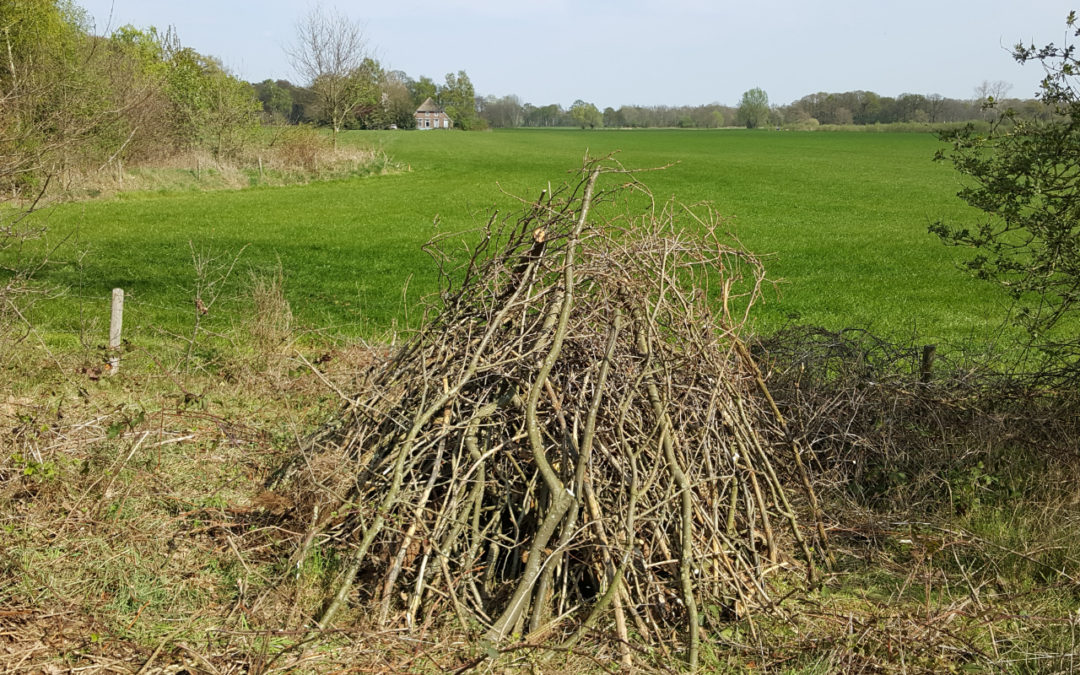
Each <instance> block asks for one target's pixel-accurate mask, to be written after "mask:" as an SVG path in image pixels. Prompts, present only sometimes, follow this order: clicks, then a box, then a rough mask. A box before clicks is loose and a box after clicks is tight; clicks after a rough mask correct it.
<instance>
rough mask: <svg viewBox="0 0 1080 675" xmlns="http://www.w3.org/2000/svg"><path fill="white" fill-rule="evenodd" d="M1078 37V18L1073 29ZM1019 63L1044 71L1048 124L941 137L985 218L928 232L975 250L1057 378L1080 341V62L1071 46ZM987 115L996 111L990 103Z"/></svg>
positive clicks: (1022, 56) (976, 268) (1003, 123)
mask: <svg viewBox="0 0 1080 675" xmlns="http://www.w3.org/2000/svg"><path fill="white" fill-rule="evenodd" d="M1067 23H1068V26H1069V30H1070V32H1071V33H1072V37H1073V38H1075V37H1078V36H1080V27H1078V26H1077V23H1076V15H1075V13H1071V14H1070V15H1069V17H1068V19H1067ZM1013 57H1014V58H1015V59H1016V60H1017V61H1018V62H1019V63H1027V62H1029V61H1038V62H1039V63H1041V64H1042V66H1043V68H1044V69H1045V70H1046V76H1045V77H1044V78H1043V80H1042V82H1041V84H1040V92H1039V94H1038V98H1039V100H1040V101H1042V102H1043V103H1044V104H1045V105H1046V107H1047V110H1048V112H1049V115H1048V116H1047V119H1031V118H1021V117H1020V116H1018V115H1016V114H1015V113H1014V112H1013V111H1012V110H1006V111H1004V112H1003V113H1002V114H1001V115H1000V117H999V119H998V121H997V122H996V123H995V124H994V125H993V126H992V128H991V130H990V131H989V132H988V133H981V132H979V131H977V130H976V129H975V127H973V126H970V125H969V126H968V127H966V128H963V129H960V130H958V131H954V132H948V133H945V134H942V136H941V138H942V140H945V141H947V142H948V143H949V144H950V145H951V149H950V150H949V151H948V152H944V151H943V152H939V153H938V159H944V158H946V157H947V158H948V159H949V160H951V161H952V163H953V166H954V167H955V168H956V169H957V171H959V172H960V173H961V174H962V175H963V176H965V177H966V178H968V179H970V180H969V182H968V184H967V185H966V186H965V187H964V188H963V189H962V190H961V191H960V192H959V196H960V197H961V198H962V199H963V200H964V201H966V202H967V203H968V204H970V205H972V206H974V207H975V208H977V209H980V210H981V211H983V212H985V213H986V214H987V215H988V218H987V219H986V220H985V221H983V222H982V223H980V224H978V225H977V226H973V227H965V226H959V225H951V224H946V223H944V222H942V221H938V222H935V223H933V224H932V225H931V226H930V230H931V232H933V233H935V234H937V235H938V236H940V237H941V239H942V240H943V241H944V242H945V243H947V244H951V245H958V246H967V247H971V248H974V249H975V250H976V254H975V256H974V257H973V258H971V259H969V260H968V261H966V262H965V263H964V267H965V268H966V269H967V270H969V271H970V272H971V273H972V274H973V275H974V276H976V277H977V278H980V279H985V280H990V281H995V282H997V283H998V284H999V285H1000V286H1001V287H1002V288H1003V289H1004V290H1005V292H1006V293H1007V294H1008V295H1009V297H1010V298H1011V300H1012V301H1013V307H1014V312H1013V316H1014V318H1015V320H1016V321H1017V322H1018V323H1019V324H1020V325H1022V326H1023V327H1024V328H1025V329H1026V330H1027V332H1028V335H1029V337H1030V345H1032V346H1035V347H1037V348H1039V349H1040V350H1042V351H1043V352H1044V353H1045V354H1046V355H1047V356H1049V357H1050V359H1051V360H1052V363H1053V370H1054V371H1056V372H1058V373H1059V374H1062V373H1071V374H1072V376H1075V375H1077V374H1078V371H1077V357H1080V334H1078V331H1077V329H1076V325H1075V323H1074V321H1072V318H1073V317H1075V315H1076V311H1077V309H1080V93H1078V91H1077V87H1076V77H1077V76H1078V75H1080V58H1078V55H1077V53H1076V45H1075V44H1071V43H1070V44H1066V45H1064V46H1061V47H1059V46H1055V45H1053V44H1050V45H1047V46H1045V47H1041V48H1036V47H1035V46H1034V45H1031V46H1024V45H1023V44H1018V45H1017V46H1016V47H1014V49H1013ZM987 104H988V105H994V104H995V101H993V100H992V99H988V100H987Z"/></svg>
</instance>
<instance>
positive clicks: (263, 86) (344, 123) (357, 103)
mask: <svg viewBox="0 0 1080 675" xmlns="http://www.w3.org/2000/svg"><path fill="white" fill-rule="evenodd" d="M286 51H287V53H288V55H289V58H290V60H291V61H292V64H293V67H294V68H295V70H296V72H297V73H298V74H299V75H300V76H301V78H303V80H304V81H305V82H306V86H302V87H299V86H296V85H294V84H292V83H290V82H288V81H285V80H278V81H273V80H265V81H263V82H260V83H259V84H257V85H254V86H255V91H256V93H257V96H258V98H259V100H260V102H261V103H262V105H263V109H264V111H265V112H266V113H267V114H268V115H269V116H270V119H271V120H274V121H279V122H280V121H290V122H294V123H297V122H314V123H319V124H324V125H326V126H329V127H331V128H332V129H333V131H334V138H335V142H336V139H337V134H338V132H340V131H341V130H342V129H384V128H389V127H402V128H412V127H413V126H414V123H413V112H414V111H415V110H416V108H417V107H418V106H419V105H420V104H421V103H422V102H423V101H424V100H425V99H427V98H428V97H431V98H432V99H434V100H435V101H436V102H438V103H439V104H440V105H441V106H442V107H443V108H444V109H445V110H446V112H447V114H448V115H449V116H450V117H451V119H453V120H454V123H455V125H456V126H457V127H458V128H461V129H476V128H479V127H481V126H483V120H482V119H481V118H480V117H479V116H478V115H477V112H476V103H475V101H476V92H475V90H474V89H473V85H472V82H471V81H470V80H469V76H468V75H467V74H466V73H465V71H463V70H462V71H458V72H457V73H448V74H447V75H446V79H445V82H444V83H443V84H442V85H436V84H435V82H434V81H432V80H431V79H430V78H427V77H421V78H420V79H419V80H413V79H412V78H410V77H409V76H408V75H407V74H406V73H404V72H402V71H389V70H387V69H385V68H384V67H383V66H382V64H380V63H379V62H378V61H377V60H376V59H375V58H374V57H373V56H372V55H371V51H370V49H369V47H368V41H367V39H366V37H365V36H364V34H363V31H362V29H361V27H360V25H359V24H358V23H356V22H355V21H352V20H351V19H349V17H347V16H345V15H344V14H342V13H341V12H340V11H338V10H332V9H326V8H325V7H323V6H322V5H315V6H313V7H312V9H311V10H310V11H309V12H308V14H307V15H305V16H304V17H303V18H302V19H301V20H300V21H299V22H298V23H297V26H296V41H295V42H294V43H293V44H292V46H291V47H289V48H288V49H287V50H286Z"/></svg>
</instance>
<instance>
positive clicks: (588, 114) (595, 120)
mask: <svg viewBox="0 0 1080 675" xmlns="http://www.w3.org/2000/svg"><path fill="white" fill-rule="evenodd" d="M570 117H571V118H572V119H573V120H574V122H575V123H576V124H577V125H578V126H579V127H581V128H582V129H584V128H585V127H588V128H590V129H595V128H596V127H602V126H604V116H603V115H602V114H601V113H600V111H599V110H597V108H596V106H595V105H593V104H592V103H586V102H585V101H582V100H581V99H578V100H576V101H574V104H573V105H572V106H570Z"/></svg>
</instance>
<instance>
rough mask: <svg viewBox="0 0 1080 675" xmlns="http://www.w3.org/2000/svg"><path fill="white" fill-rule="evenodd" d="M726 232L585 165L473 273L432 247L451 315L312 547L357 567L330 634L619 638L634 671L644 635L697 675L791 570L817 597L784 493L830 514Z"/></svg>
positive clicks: (344, 584) (369, 385)
mask: <svg viewBox="0 0 1080 675" xmlns="http://www.w3.org/2000/svg"><path fill="white" fill-rule="evenodd" d="M601 184H611V185H610V187H608V188H604V189H602V188H601V187H600V186H601ZM634 204H637V205H638V208H637V210H636V212H635V209H634V207H633V205H634ZM597 212H602V213H604V214H605V215H604V216H603V217H596V216H595V215H594V214H595V213H597ZM608 214H616V215H608ZM683 222H685V224H686V225H687V227H686V229H683V227H682V225H683ZM719 225H720V220H719V218H717V217H716V216H715V214H714V213H713V212H712V211H711V209H709V208H708V207H701V208H688V207H684V206H682V205H679V204H677V203H675V202H668V203H666V204H661V205H658V204H656V203H655V202H654V201H653V199H652V197H651V195H650V194H649V193H648V191H647V190H646V189H645V188H644V187H643V186H642V185H641V184H640V183H639V182H638V181H637V180H636V179H635V178H634V175H633V174H632V173H631V172H628V171H626V170H624V169H622V168H621V167H619V166H616V165H613V164H612V163H611V162H610V161H607V162H597V161H586V163H585V164H584V166H583V169H582V171H581V173H580V175H579V177H578V180H577V181H576V183H573V184H568V185H567V186H565V187H563V188H562V189H559V190H556V191H554V192H551V191H550V190H548V191H545V192H544V193H543V194H542V195H541V197H540V198H539V199H538V200H536V201H534V202H532V201H527V200H523V211H522V213H521V214H520V216H519V217H516V218H511V219H500V218H499V217H498V216H497V215H496V216H493V217H492V218H491V220H490V221H489V222H488V224H487V226H486V227H485V228H484V230H483V232H482V233H481V236H480V237H479V241H478V243H477V244H476V246H475V248H473V249H471V250H468V251H467V252H466V253H465V255H462V254H460V253H452V252H451V251H450V249H449V248H448V244H449V242H452V241H459V240H460V238H455V237H449V236H448V237H444V238H443V239H441V240H437V241H434V242H433V243H432V252H433V254H434V255H435V257H436V259H437V260H438V261H439V262H440V266H441V268H442V270H443V272H444V274H443V276H444V287H443V288H444V290H443V292H442V295H441V298H440V300H441V302H440V304H439V307H438V309H436V310H434V314H433V317H432V318H431V319H430V320H428V321H426V322H425V325H424V326H423V327H422V328H421V329H420V330H419V331H418V333H417V334H416V335H415V337H414V338H413V339H412V340H410V341H409V342H408V343H407V344H405V345H404V346H403V347H402V348H401V349H400V351H399V352H398V353H396V354H395V355H394V356H393V357H392V358H391V359H389V360H388V361H387V362H386V363H385V364H384V365H381V366H379V367H377V368H376V369H375V370H374V371H373V372H372V373H371V374H370V377H369V378H368V380H367V381H366V382H365V384H364V387H363V391H364V393H363V395H362V396H360V397H357V398H356V399H354V400H353V401H352V402H351V404H349V405H348V406H347V410H346V412H345V416H344V418H343V419H342V420H341V423H340V424H338V425H335V426H336V430H335V431H334V432H333V434H332V435H328V436H327V437H326V438H323V439H321V440H319V441H318V442H317V443H316V444H315V445H316V446H318V447H319V448H320V449H321V450H322V451H324V452H326V451H333V456H335V457H345V458H346V461H345V462H335V463H334V464H335V468H334V471H333V472H332V473H333V475H334V476H336V479H337V481H338V482H337V485H336V486H335V487H334V488H333V489H332V490H327V489H326V486H327V485H328V484H329V483H327V482H323V479H325V478H326V476H322V477H319V478H318V479H317V480H316V481H315V482H314V483H312V485H316V484H321V485H322V486H323V487H322V488H321V489H322V490H323V491H322V492H321V493H319V494H321V497H319V499H320V500H321V502H322V504H321V506H320V511H321V512H322V513H327V514H329V513H331V512H334V513H335V514H336V516H335V517H334V518H331V517H329V516H326V517H325V518H322V519H320V518H319V517H318V515H315V516H314V521H315V522H317V523H320V524H317V525H316V526H315V527H314V528H313V529H312V531H310V532H309V536H308V537H307V538H306V541H307V542H309V543H310V542H311V541H312V540H313V539H316V538H319V537H322V536H327V535H331V536H332V537H333V538H335V539H337V540H338V541H342V540H344V541H347V542H348V545H349V552H348V554H347V559H346V562H345V564H344V565H343V570H342V576H341V577H340V578H338V579H337V580H336V582H335V583H336V586H335V589H334V590H335V593H334V594H333V595H332V597H331V598H330V599H329V600H328V602H327V604H326V606H325V608H324V610H323V613H322V616H321V618H320V621H319V624H320V626H323V627H325V626H328V625H329V624H330V622H331V621H332V619H333V618H334V617H335V615H336V614H337V613H338V611H339V610H340V609H341V608H342V606H343V605H344V604H345V603H346V602H347V601H348V600H349V598H350V597H351V596H352V594H353V593H352V592H353V590H360V595H361V601H362V602H370V603H371V607H373V608H374V611H373V612H372V613H371V616H373V617H374V618H375V619H376V620H377V621H378V622H379V623H382V624H387V623H392V624H398V623H399V622H404V623H406V624H408V625H414V624H415V623H422V622H426V621H427V620H429V619H430V618H431V617H433V616H435V615H437V614H438V615H443V614H445V615H447V616H456V617H457V618H458V619H459V620H460V622H461V625H462V627H463V628H465V629H466V630H473V629H475V627H476V626H477V625H480V626H482V627H483V630H484V631H485V633H486V634H485V637H486V639H488V640H490V641H491V642H493V643H498V642H500V641H502V640H503V639H505V638H507V637H508V636H511V635H524V636H528V637H527V639H528V640H529V642H530V643H534V644H538V643H541V642H543V643H547V644H559V643H561V644H563V645H564V646H566V645H569V644H573V643H574V642H576V641H577V640H578V639H580V638H581V637H582V636H584V635H586V634H588V633H590V631H591V630H593V629H602V631H603V632H604V633H605V634H608V630H609V629H610V630H611V631H613V632H612V633H611V634H614V635H617V636H618V637H620V638H622V645H623V647H622V648H623V650H624V658H628V656H627V654H626V652H625V649H626V644H627V643H626V642H625V640H626V639H627V635H628V631H631V630H632V631H634V632H636V633H637V634H638V636H639V637H638V638H635V639H636V640H645V641H647V642H648V643H650V644H653V645H658V646H662V647H663V648H664V649H667V648H668V647H675V648H677V649H686V650H688V656H689V658H690V660H691V662H692V663H693V662H695V661H696V657H697V641H698V633H699V631H698V630H691V629H690V627H691V626H694V627H696V626H699V625H702V624H705V625H707V626H716V625H717V624H719V623H720V622H723V621H724V620H726V619H728V618H732V617H735V616H738V615H741V614H742V613H744V612H748V611H753V610H755V609H760V608H767V607H771V606H773V604H774V599H773V598H772V597H770V593H769V584H768V583H767V577H768V576H769V573H770V571H775V570H776V569H778V568H779V567H782V566H786V565H799V564H801V565H806V566H807V571H808V572H809V575H810V576H811V578H812V577H813V576H814V563H813V554H812V549H813V548H814V547H815V546H816V547H817V550H818V551H821V550H823V549H824V546H823V544H824V542H823V541H819V542H817V543H814V542H812V541H809V538H810V535H806V536H804V534H803V528H802V527H800V525H799V523H798V522H797V520H796V514H795V510H796V508H795V506H794V505H793V503H792V501H791V500H790V499H789V496H788V493H787V492H786V491H785V484H786V483H787V482H788V480H787V479H788V478H789V477H794V478H796V479H797V480H796V483H795V484H796V485H798V486H799V490H802V491H804V494H803V495H802V498H800V499H799V500H796V501H798V502H799V503H800V504H806V505H809V507H808V510H810V511H811V512H813V510H814V509H815V507H814V506H813V505H814V504H815V501H814V498H813V493H812V491H811V488H810V483H809V481H808V479H807V477H806V474H805V471H804V470H803V464H802V462H801V460H800V458H799V455H798V452H799V450H798V446H797V445H796V444H795V442H794V441H793V440H791V439H790V438H789V437H788V436H787V435H786V432H785V427H784V422H783V419H782V418H780V417H779V415H778V413H776V411H775V407H773V406H771V405H770V399H768V396H767V391H766V390H765V385H764V382H763V381H762V379H761V377H760V374H759V373H758V371H757V369H756V367H755V366H754V364H753V363H752V362H751V361H750V360H749V355H748V352H747V350H746V349H745V347H744V346H743V345H742V343H741V342H740V339H739V337H738V331H739V329H740V327H741V323H742V319H743V318H745V311H746V309H747V308H748V307H749V305H750V301H751V300H753V297H754V296H755V295H756V294H757V291H758V287H759V285H760V283H761V281H762V278H763V270H762V267H761V265H760V264H759V262H758V261H757V260H756V259H755V258H754V257H753V256H751V255H749V254H747V253H745V252H743V251H741V250H738V249H737V248H733V247H731V246H728V245H726V244H724V243H723V236H722V234H721V233H720V232H719V231H718V226H719ZM473 239H476V238H475V237H474V238H473ZM455 260H457V261H465V262H464V263H462V264H460V265H455V263H454V261H455ZM735 304H738V306H739V307H741V308H742V309H741V310H740V311H739V312H738V313H736V312H735V310H734V306H735ZM345 477H347V480H346V478H345ZM330 482H331V483H332V482H333V481H330ZM331 494H336V495H337V497H335V498H331V497H330V495H331ZM348 505H352V506H351V507H349V506H348ZM350 509H351V510H350ZM345 513H348V514H349V515H343V514H345ZM304 517H308V516H304ZM309 522H311V521H309ZM819 530H820V528H819ZM813 537H817V538H820V534H815V535H813ZM300 555H301V556H303V547H302V549H301V551H300ZM796 561H801V562H796ZM680 636H681V637H680Z"/></svg>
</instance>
